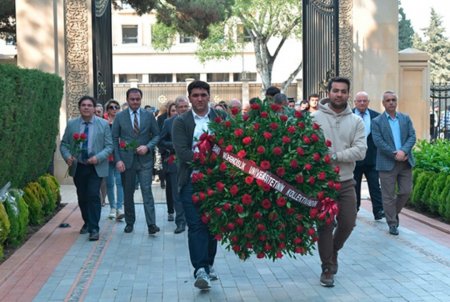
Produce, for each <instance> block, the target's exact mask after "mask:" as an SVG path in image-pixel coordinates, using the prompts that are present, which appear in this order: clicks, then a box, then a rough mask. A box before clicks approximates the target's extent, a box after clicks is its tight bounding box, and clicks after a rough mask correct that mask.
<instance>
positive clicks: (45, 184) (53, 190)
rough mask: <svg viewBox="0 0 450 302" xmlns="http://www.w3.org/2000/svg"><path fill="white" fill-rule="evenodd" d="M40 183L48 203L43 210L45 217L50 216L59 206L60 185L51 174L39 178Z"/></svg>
mask: <svg viewBox="0 0 450 302" xmlns="http://www.w3.org/2000/svg"><path fill="white" fill-rule="evenodd" d="M38 182H39V184H40V185H41V187H42V188H43V190H44V192H45V198H46V200H47V202H46V203H44V207H43V209H44V213H45V215H48V214H50V213H52V212H53V211H54V210H55V209H56V206H57V204H58V199H59V185H58V183H57V182H56V183H55V180H54V177H53V176H51V175H49V174H46V175H43V176H41V177H39V179H38Z"/></svg>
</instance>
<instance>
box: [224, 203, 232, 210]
mask: <svg viewBox="0 0 450 302" xmlns="http://www.w3.org/2000/svg"><path fill="white" fill-rule="evenodd" d="M230 208H231V203H229V202H226V203H224V204H223V209H224V210H225V211H228V210H229V209H230Z"/></svg>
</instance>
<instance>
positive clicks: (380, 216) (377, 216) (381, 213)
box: [373, 210, 384, 220]
mask: <svg viewBox="0 0 450 302" xmlns="http://www.w3.org/2000/svg"><path fill="white" fill-rule="evenodd" d="M373 216H374V218H375V220H380V219H383V218H384V212H383V210H381V211H378V212H377V213H376V214H375V215H373Z"/></svg>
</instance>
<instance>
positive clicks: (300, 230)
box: [295, 225, 304, 233]
mask: <svg viewBox="0 0 450 302" xmlns="http://www.w3.org/2000/svg"><path fill="white" fill-rule="evenodd" d="M303 229H304V228H303V226H302V225H298V226H296V227H295V231H296V232H297V233H303Z"/></svg>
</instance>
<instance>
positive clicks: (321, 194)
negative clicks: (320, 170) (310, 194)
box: [317, 191, 325, 200]
mask: <svg viewBox="0 0 450 302" xmlns="http://www.w3.org/2000/svg"><path fill="white" fill-rule="evenodd" d="M324 197H325V193H324V192H323V191H320V192H318V193H317V199H319V200H322V199H323V198H324Z"/></svg>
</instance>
